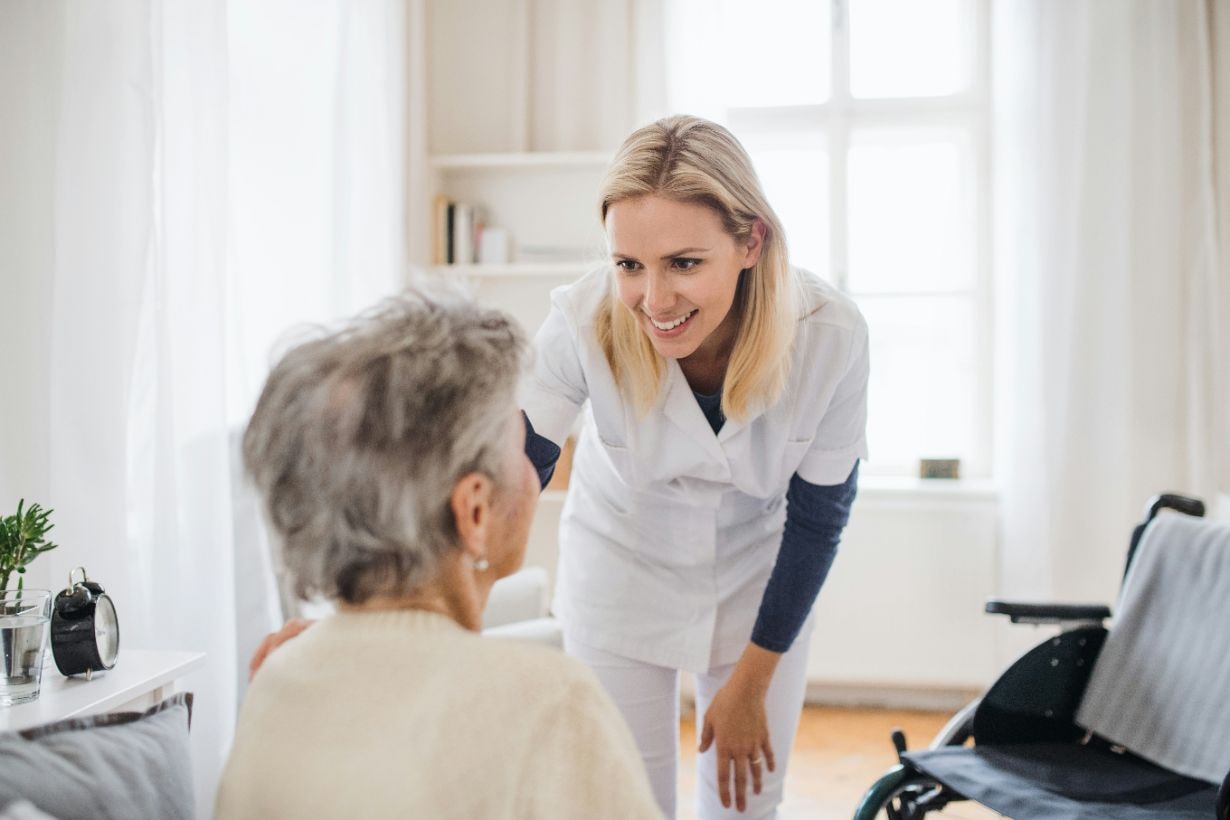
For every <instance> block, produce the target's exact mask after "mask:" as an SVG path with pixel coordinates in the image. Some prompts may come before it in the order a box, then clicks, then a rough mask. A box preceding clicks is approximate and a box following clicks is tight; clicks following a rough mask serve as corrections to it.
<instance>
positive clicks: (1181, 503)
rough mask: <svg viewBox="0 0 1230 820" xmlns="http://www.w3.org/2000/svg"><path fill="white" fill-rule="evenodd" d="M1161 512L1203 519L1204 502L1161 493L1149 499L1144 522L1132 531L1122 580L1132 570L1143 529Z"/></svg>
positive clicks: (1183, 496) (1184, 496) (1185, 496)
mask: <svg viewBox="0 0 1230 820" xmlns="http://www.w3.org/2000/svg"><path fill="white" fill-rule="evenodd" d="M1162 510H1174V511H1175V512H1180V513H1183V514H1184V515H1190V516H1192V517H1193V518H1203V517H1204V502H1203V501H1201V500H1200V499H1199V498H1192V497H1191V496H1187V495H1179V494H1178V493H1162V494H1161V495H1155V496H1153V497H1152V498H1150V499H1149V503H1148V504H1146V505H1145V520H1144V521H1141V522H1140V523H1139V524H1137V525H1136V529H1134V530H1132V540H1131V543H1130V544H1129V545H1128V554H1127V561H1126V562H1125V563H1124V566H1123V577H1124V578H1127V574H1128V570H1130V569H1131V568H1132V559H1134V558H1135V557H1136V547H1138V546H1140V538H1141V536H1143V535H1144V534H1145V528H1146V527H1148V526H1149V524H1150V523H1152V521H1153V519H1154V518H1156V517H1157V514H1158V513H1159V512H1161V511H1162Z"/></svg>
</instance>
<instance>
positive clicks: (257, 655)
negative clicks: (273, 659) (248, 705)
mask: <svg viewBox="0 0 1230 820" xmlns="http://www.w3.org/2000/svg"><path fill="white" fill-rule="evenodd" d="M314 623H316V622H315V621H312V620H309V619H307V618H291V619H290V620H289V621H287V622H286V624H285V625H284V626H283V627H282V628H281V629H279V630H278V631H277V632H270V633H269V634H268V635H266V636H265V640H263V641H261V645H260V646H258V647H256V651H255V652H253V653H252V660H251V661H249V662H248V680H252V676H253V675H255V674H256V670H257V669H260V668H261V664H262V663H264V662H265V658H267V657H269V653H270V652H272V651H273V650H275V649H277V648H278V647H279V646H281V645H282V644H284V643H286V642H287V641H289V640H290V639H291V638H293V637H295V636H296V635H298V634H299V633H300V632H302V631H303V630H305V629H307V628H308V627H309V626H311V625H312V624H314Z"/></svg>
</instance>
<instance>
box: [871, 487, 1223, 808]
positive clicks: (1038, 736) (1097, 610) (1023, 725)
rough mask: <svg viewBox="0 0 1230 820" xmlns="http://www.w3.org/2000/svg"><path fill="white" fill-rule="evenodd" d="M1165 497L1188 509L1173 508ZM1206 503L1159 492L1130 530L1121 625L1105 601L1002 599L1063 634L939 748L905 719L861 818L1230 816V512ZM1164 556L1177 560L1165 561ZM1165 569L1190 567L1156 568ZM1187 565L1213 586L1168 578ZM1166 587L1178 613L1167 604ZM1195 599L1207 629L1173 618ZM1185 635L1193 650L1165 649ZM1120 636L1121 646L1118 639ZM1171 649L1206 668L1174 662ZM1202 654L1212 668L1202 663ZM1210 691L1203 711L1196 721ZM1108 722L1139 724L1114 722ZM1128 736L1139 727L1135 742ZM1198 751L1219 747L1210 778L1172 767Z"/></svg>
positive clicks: (955, 722) (950, 730) (1003, 680)
mask: <svg viewBox="0 0 1230 820" xmlns="http://www.w3.org/2000/svg"><path fill="white" fill-rule="evenodd" d="M1165 509H1169V510H1172V511H1174V512H1177V513H1180V515H1177V516H1176V515H1173V514H1167V515H1163V516H1160V517H1159V516H1158V513H1159V512H1160V511H1162V510H1165ZM1203 516H1204V504H1203V503H1202V502H1201V501H1199V500H1197V499H1193V498H1188V497H1185V496H1181V495H1160V496H1156V497H1155V498H1153V499H1151V500H1150V502H1149V504H1148V506H1147V509H1146V514H1145V517H1144V520H1143V521H1142V522H1141V523H1140V524H1138V525H1137V526H1136V528H1135V529H1134V531H1133V533H1132V537H1131V541H1130V545H1129V548H1128V555H1127V562H1126V568H1125V571H1124V580H1123V586H1122V587H1121V590H1120V595H1119V604H1118V605H1117V607H1118V609H1119V612H1118V613H1117V616H1116V620H1115V621H1114V622H1113V624H1112V626H1111V627H1110V629H1109V630H1108V629H1107V628H1106V627H1105V626H1104V622H1105V621H1106V620H1107V619H1109V618H1110V616H1111V610H1110V608H1109V607H1107V606H1100V605H1094V606H1090V605H1078V606H1073V605H1051V604H1032V603H1015V602H1008V601H1002V600H996V599H992V600H990V601H988V602H987V604H986V611H987V612H988V613H991V614H996V615H1003V616H1006V617H1008V618H1009V619H1010V620H1011V622H1012V623H1029V624H1045V625H1053V626H1057V627H1059V634H1058V635H1057V636H1055V637H1051V638H1048V639H1047V640H1046V641H1044V642H1042V643H1040V644H1038V645H1037V646H1036V647H1034V648H1033V649H1031V650H1029V651H1028V652H1026V653H1025V654H1024V655H1022V656H1021V657H1020V658H1019V659H1017V660H1016V661H1015V662H1014V663H1013V664H1012V665H1011V666H1009V668H1008V669H1007V670H1006V671H1005V672H1004V673H1003V674H1002V675H1001V676H1000V677H999V679H998V680H996V682H995V683H994V684H992V685H991V687H990V688H989V689H987V690H986V692H985V693H983V695H982V696H981V697H980V698H978V699H976V700H974V701H973V702H972V703H970V704H968V705H967V706H966V707H965V708H963V709H962V710H961V711H959V712H958V713H957V714H956V715H954V716H953V717H952V719H950V720H949V721H948V723H947V724H946V725H945V726H944V728H943V729H941V731H940V733H939V734H938V735H937V736H936V737H935V739H934V740H933V741H932V742H931V745H930V746H929V747H928V748H927V749H925V750H919V751H908V750H907V748H906V740H905V737H904V735H903V734H902V733H901V732H900V731H899V730H894V731H893V733H892V742H893V745H894V747H895V748H896V750H897V756H898V760H899V763H898V765H896V766H895V767H893V768H892V769H890V770H889V771H888V772H887V773H886V774H884V775H883V776H882V777H881V778H880V779H879V780H877V781H876V782H875V783H874V784H873V785H872V786H871V787H870V789H868V791H867V792H866V793H865V795H864V797H863V799H862V802H861V803H860V804H859V806H858V808H857V810H856V812H855V814H854V818H855V820H873V819H874V818H884V817H886V818H888V820H917V819H918V818H922V817H925V816H926V815H928V814H931V813H937V812H942V811H943V809H944V808H945V807H946V806H948V805H950V804H953V803H956V802H958V801H965V800H969V801H973V802H976V803H979V804H981V805H982V806H984V807H986V808H988V809H991V810H992V811H995V812H998V813H999V814H1002V815H1005V816H1008V817H1012V818H1014V820H1043V818H1045V820H1092V818H1116V820H1162V818H1165V820H1186V818H1193V820H1195V818H1201V819H1202V820H1230V771H1227V769H1230V732H1228V731H1226V730H1227V728H1230V577H1227V576H1230V526H1226V525H1213V524H1209V523H1206V522H1203V521H1201V520H1200V519H1201V518H1203ZM1176 530H1177V532H1176ZM1193 533H1194V534H1195V537H1191V534H1193ZM1185 539H1186V540H1187V541H1188V542H1199V543H1200V544H1201V546H1200V547H1199V549H1201V550H1204V552H1201V553H1198V556H1199V557H1198V558H1196V559H1195V560H1189V559H1188V556H1190V555H1192V553H1191V552H1189V551H1185V550H1188V549H1189V548H1187V547H1184V548H1173V549H1172V544H1174V543H1175V542H1176V541H1178V542H1183V541H1184V540H1185ZM1210 539H1212V540H1210ZM1142 544H1145V546H1146V547H1147V549H1146V548H1144V547H1142ZM1210 544H1211V546H1209V545H1210ZM1190 549H1196V547H1192V548H1190ZM1144 554H1147V558H1146V559H1144V560H1141V559H1140V556H1141V555H1144ZM1175 556H1179V557H1178V558H1176V557H1175ZM1210 556H1212V558H1213V560H1212V561H1208V560H1205V559H1207V558H1209V557H1210ZM1166 561H1170V562H1171V564H1170V566H1171V567H1172V568H1171V569H1164V567H1165V566H1166V564H1165V562H1166ZM1175 562H1183V565H1182V566H1178V567H1176V564H1175ZM1210 575H1212V576H1215V577H1213V578H1210V577H1209V576H1210ZM1133 576H1139V577H1133ZM1158 577H1163V578H1177V579H1178V581H1173V580H1167V581H1156V580H1152V579H1156V578H1158ZM1189 577H1190V578H1191V579H1193V580H1192V581H1191V583H1194V584H1195V585H1196V587H1197V588H1198V589H1199V590H1200V591H1201V592H1202V593H1208V592H1209V591H1210V590H1213V591H1214V594H1213V595H1207V594H1205V595H1204V596H1203V598H1204V599H1202V595H1183V594H1177V595H1176V594H1174V592H1173V586H1164V584H1175V583H1178V584H1179V585H1180V587H1182V585H1183V584H1184V583H1187V581H1186V580H1184V579H1185V578H1189ZM1160 590H1166V591H1165V592H1162V591H1160ZM1129 592H1130V593H1131V594H1129ZM1223 595H1224V598H1223ZM1208 598H1213V599H1214V600H1212V601H1210V600H1208ZM1161 600H1164V601H1165V606H1166V610H1165V614H1164V615H1159V614H1158V613H1159V611H1160V610H1159V609H1158V608H1157V607H1159V606H1160V605H1161V604H1160V603H1159V602H1160V601H1161ZM1129 607H1130V608H1131V612H1129ZM1185 608H1186V609H1188V610H1192V611H1194V612H1195V613H1196V614H1195V617H1197V618H1205V617H1206V616H1209V615H1210V614H1211V615H1212V617H1213V618H1214V621H1215V622H1214V623H1209V624H1207V625H1206V629H1204V630H1203V631H1198V632H1199V633H1200V634H1199V635H1198V637H1196V638H1193V637H1191V636H1192V634H1193V630H1191V629H1186V628H1183V629H1179V628H1176V627H1175V626H1174V625H1175V624H1180V625H1182V626H1183V627H1186V626H1188V625H1189V624H1190V623H1191V622H1190V621H1186V620H1182V619H1183V618H1187V617H1189V616H1188V615H1186V614H1184V612H1183V610H1184V609H1185ZM1121 623H1123V624H1126V625H1125V626H1122V627H1121V626H1120V625H1121ZM1201 623H1204V621H1203V620H1202V621H1201ZM1161 624H1166V625H1167V626H1166V627H1165V628H1166V629H1168V630H1170V631H1169V632H1167V633H1165V634H1166V635H1168V636H1170V638H1172V639H1168V640H1161V641H1155V642H1153V644H1147V642H1145V641H1142V640H1139V639H1137V638H1136V637H1135V636H1136V635H1139V634H1145V635H1148V634H1151V633H1150V630H1151V629H1152V628H1154V627H1155V626H1156V628H1162V627H1161V626H1160V625H1161ZM1176 636H1177V637H1176ZM1193 640H1198V641H1199V646H1198V647H1197V648H1195V651H1193V648H1192V647H1190V646H1186V645H1187V644H1190V643H1191V642H1192V641H1193ZM1180 644H1183V645H1184V646H1185V648H1181V649H1175V648H1167V647H1176V646H1178V645H1180ZM1108 646H1113V647H1114V649H1113V651H1112V650H1108V651H1105V652H1104V651H1103V650H1104V648H1105V647H1108ZM1155 647H1156V648H1155ZM1171 652H1180V653H1183V654H1184V655H1185V657H1186V658H1189V659H1191V660H1190V663H1192V664H1195V665H1196V666H1191V665H1188V663H1189V662H1188V661H1184V660H1181V661H1180V662H1179V663H1175V661H1174V659H1173V657H1171V656H1170V655H1169V654H1168V653H1171ZM1125 658H1126V659H1127V660H1124V659H1125ZM1133 659H1135V660H1133ZM1142 659H1143V660H1142ZM1133 663H1134V664H1136V666H1135V667H1133V665H1132V664H1133ZM1100 664H1104V665H1100ZM1125 664H1126V665H1125ZM1197 667H1199V668H1200V669H1201V670H1202V671H1199V672H1196V673H1193V672H1192V670H1193V669H1195V668H1197ZM1209 669H1211V671H1207V670H1209ZM1095 670H1096V671H1095ZM1166 675H1171V680H1170V682H1169V684H1167V685H1163V686H1153V687H1152V688H1150V687H1151V686H1152V684H1151V683H1150V682H1149V681H1152V680H1154V679H1164V678H1165V676H1166ZM1091 679H1092V680H1093V683H1091ZM1124 693H1126V694H1124ZM1150 698H1152V700H1150ZM1197 703H1198V704H1201V708H1203V709H1204V711H1202V712H1200V713H1199V716H1200V717H1198V718H1197V719H1196V720H1194V721H1193V719H1192V718H1191V716H1192V710H1193V709H1195V708H1196V707H1195V705H1194V704H1197ZM1168 704H1169V705H1168ZM1121 705H1126V708H1124V709H1123V711H1122V712H1121V713H1120V714H1119V715H1118V716H1117V717H1116V716H1115V715H1113V714H1111V712H1112V710H1115V709H1118V708H1120V706H1121ZM1184 710H1187V711H1184ZM1078 713H1079V715H1078ZM1107 714H1111V716H1110V717H1109V718H1107V717H1105V716H1106V715H1107ZM1159 715H1161V716H1163V717H1159ZM1173 715H1178V716H1180V718H1179V719H1176V720H1174V721H1173V723H1174V724H1176V726H1175V728H1174V729H1173V730H1172V733H1173V734H1175V735H1177V736H1178V739H1177V740H1176V739H1171V738H1169V737H1168V731H1171V730H1168V728H1167V727H1166V726H1163V725H1154V724H1156V723H1158V722H1159V721H1162V720H1164V719H1165V717H1164V716H1173ZM1108 721H1109V723H1110V724H1115V723H1116V722H1117V723H1118V724H1123V726H1125V727H1126V728H1123V726H1119V725H1116V726H1115V728H1114V730H1113V731H1112V732H1110V733H1100V732H1099V731H1098V727H1104V726H1105V725H1107V722H1108ZM1090 723H1094V724H1096V726H1095V727H1091V726H1090ZM1146 724H1147V725H1146ZM1193 724H1194V725H1193ZM1115 734H1118V735H1119V737H1114V739H1113V740H1112V739H1111V737H1113V736H1114V735H1115ZM1123 735H1128V736H1131V737H1132V738H1133V739H1134V740H1133V742H1132V743H1131V745H1129V743H1126V742H1124V741H1123V740H1122V736H1123ZM1142 738H1143V740H1141V739H1142ZM1193 741H1195V742H1193ZM1133 746H1135V747H1136V748H1133ZM1141 746H1145V747H1148V749H1147V750H1145V751H1142V750H1141V748H1139V747H1141ZM1159 748H1160V749H1161V752H1160V753H1159V752H1158V751H1157V750H1158V749H1159ZM1189 748H1190V749H1192V753H1191V754H1188V753H1187V752H1186V751H1185V750H1186V749H1189ZM1196 754H1203V756H1204V758H1205V760H1204V762H1203V763H1202V764H1201V765H1202V766H1203V769H1202V772H1201V773H1202V775H1203V776H1201V777H1195V776H1191V773H1190V769H1191V768H1192V765H1186V766H1185V768H1187V769H1189V771H1188V772H1187V773H1180V772H1179V771H1176V770H1175V767H1174V766H1167V765H1166V762H1167V761H1172V760H1173V759H1175V758H1184V759H1185V758H1187V757H1192V756H1193V755H1196ZM1159 757H1160V758H1165V760H1158V759H1157V758H1159ZM1214 771H1215V772H1216V774H1211V772H1214ZM937 820H939V818H938V817H937Z"/></svg>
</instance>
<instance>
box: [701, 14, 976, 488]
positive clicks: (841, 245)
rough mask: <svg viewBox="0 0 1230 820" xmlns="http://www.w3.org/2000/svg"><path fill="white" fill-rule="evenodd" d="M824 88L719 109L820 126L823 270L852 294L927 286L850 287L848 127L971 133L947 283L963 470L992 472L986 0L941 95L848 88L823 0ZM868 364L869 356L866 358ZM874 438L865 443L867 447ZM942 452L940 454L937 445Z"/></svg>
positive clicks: (842, 40)
mask: <svg viewBox="0 0 1230 820" xmlns="http://www.w3.org/2000/svg"><path fill="white" fill-rule="evenodd" d="M830 2H831V5H832V8H831V14H830V32H831V37H832V40H831V48H830V61H831V65H830V90H829V99H828V100H827V101H825V102H823V103H818V104H813V105H798V106H771V107H730V108H727V109H726V110H725V113H726V120H727V123H728V125H729V126H730V128H731V130H732V131H734V132H735V133H737V134H774V135H777V134H793V133H799V132H806V131H810V132H823V133H824V134H825V138H826V146H825V150H826V151H827V154H828V161H829V169H828V177H829V179H828V182H829V203H828V218H829V226H828V229H829V259H828V261H829V271H830V272H831V276H832V281H833V282H834V284H836V285H837V287H839V288H840V289H841V290H842V291H843V292H845V293H847V294H849V295H850V296H851V297H852V298H854V299H855V300H856V301H859V300H865V299H891V298H905V297H910V296H923V295H929V294H930V292H926V293H922V292H918V293H915V292H909V291H881V292H876V293H866V294H862V293H858V292H851V291H850V289H849V287H848V285H849V248H848V235H849V233H848V231H849V225H848V216H847V209H848V186H847V167H848V155H849V148H850V144H851V135H852V134H853V133H854V131H855V130H856V129H862V128H874V129H876V130H879V131H886V132H891V131H894V130H901V131H908V130H920V129H924V130H925V129H929V128H930V129H944V130H950V131H958V132H961V133H963V134H965V135H967V137H968V145H969V146H970V150H971V151H972V153H973V156H972V170H973V175H974V179H973V190H972V196H973V198H974V201H973V202H972V203H971V205H972V208H973V215H974V224H973V231H974V243H975V248H974V253H973V264H974V271H973V280H972V282H971V284H970V286H969V288H968V289H965V288H963V289H960V290H959V291H956V290H946V291H944V293H945V294H947V295H955V294H961V295H963V296H968V298H969V299H970V300H971V302H972V315H973V316H974V317H975V320H974V326H973V328H972V329H971V332H972V334H973V339H972V343H973V352H974V373H973V380H974V383H973V385H972V392H973V395H972V401H973V403H974V406H973V408H972V413H971V418H972V419H973V420H974V429H973V430H972V431H971V441H972V445H971V446H972V450H971V452H970V453H969V454H968V456H967V457H966V458H964V459H963V463H962V467H961V472H962V477H963V478H989V477H990V476H991V475H992V467H993V464H992V447H993V430H992V414H993V397H992V388H993V378H994V373H993V359H994V338H993V316H992V311H993V293H992V270H991V258H992V257H991V226H992V214H991V205H992V185H991V170H990V169H991V157H990V151H991V147H990V146H991V136H990V120H991V111H990V88H991V76H990V54H989V51H990V13H989V4H988V0H965V2H966V3H967V6H968V10H969V20H970V29H969V32H970V34H971V35H972V38H973V43H972V55H971V56H972V63H973V65H972V70H973V75H972V77H971V83H970V85H969V87H968V88H966V89H965V90H963V91H960V92H958V93H955V94H951V95H947V96H942V97H903V98H874V99H873V98H866V99H864V98H858V97H854V96H853V95H852V94H851V92H850V32H849V26H848V20H849V15H848V8H847V0H830ZM873 366H874V363H873ZM874 443H875V442H874V441H872V446H873V447H874ZM937 455H939V454H937ZM872 456H873V458H872V461H871V462H870V463H869V464H868V469H867V474H868V475H872V476H875V475H883V476H902V475H907V474H911V473H912V472H913V470H915V469H916V468H917V465H907V464H902V463H891V462H890V463H883V462H882V463H881V465H876V461H875V458H874V456H875V453H874V451H873V453H872Z"/></svg>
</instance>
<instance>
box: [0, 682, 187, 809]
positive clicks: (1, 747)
mask: <svg viewBox="0 0 1230 820" xmlns="http://www.w3.org/2000/svg"><path fill="white" fill-rule="evenodd" d="M191 720H192V694H191V693H189V692H181V693H179V694H177V695H174V696H172V697H170V698H167V699H166V700H165V701H163V702H162V703H160V704H158V705H157V706H155V707H153V708H152V709H150V710H149V711H147V712H144V713H140V712H121V713H115V714H104V715H90V716H87V717H79V718H68V719H67V720H61V721H57V722H55V723H48V724H46V725H44V726H38V727H35V728H33V729H26V730H25V731H22V732H4V733H2V734H0V809H4V808H7V807H8V806H9V805H10V804H12V803H16V802H17V801H20V800H28V801H30V802H31V803H33V804H34V805H35V806H36V807H37V808H38V809H39V810H41V811H44V812H46V813H48V814H50V815H52V816H53V817H57V818H60V820H74V818H79V817H80V818H114V819H115V820H131V818H141V817H150V818H167V820H177V819H178V818H191V817H192V816H193V814H194V804H193V794H192V755H191V752H190V750H189V747H188V726H189V724H190V722H191Z"/></svg>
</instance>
